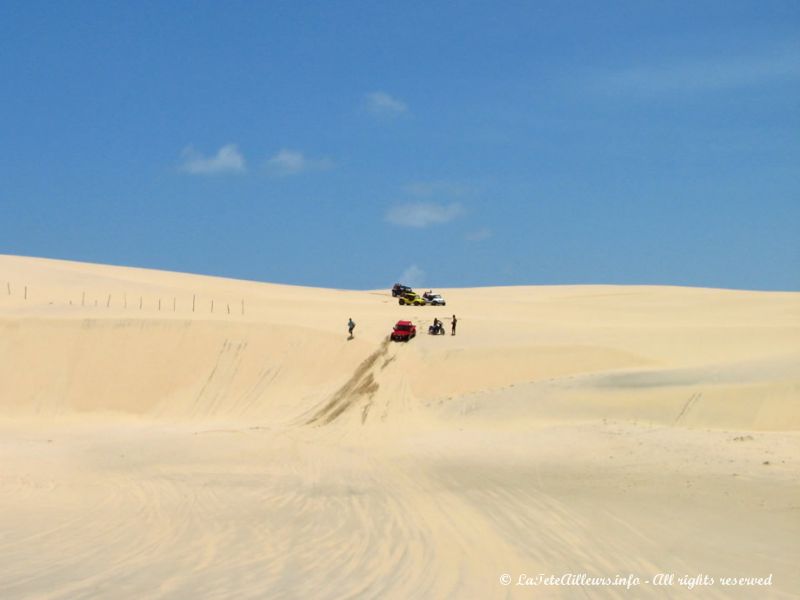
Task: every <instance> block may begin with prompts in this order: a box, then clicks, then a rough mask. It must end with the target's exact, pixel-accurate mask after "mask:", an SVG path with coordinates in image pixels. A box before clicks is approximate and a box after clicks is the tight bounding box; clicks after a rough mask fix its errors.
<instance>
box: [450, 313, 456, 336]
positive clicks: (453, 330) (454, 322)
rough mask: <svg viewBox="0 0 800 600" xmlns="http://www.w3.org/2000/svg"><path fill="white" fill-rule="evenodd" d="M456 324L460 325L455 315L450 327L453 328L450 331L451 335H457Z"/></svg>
mask: <svg viewBox="0 0 800 600" xmlns="http://www.w3.org/2000/svg"><path fill="white" fill-rule="evenodd" d="M456 323H458V319H456V316H455V315H453V320H452V321H451V322H450V325H451V326H452V329H451V331H450V335H455V334H456Z"/></svg>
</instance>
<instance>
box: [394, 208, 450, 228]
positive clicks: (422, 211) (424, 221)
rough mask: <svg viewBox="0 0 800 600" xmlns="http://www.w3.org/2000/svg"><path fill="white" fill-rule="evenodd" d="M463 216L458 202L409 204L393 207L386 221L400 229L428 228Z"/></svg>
mask: <svg viewBox="0 0 800 600" xmlns="http://www.w3.org/2000/svg"><path fill="white" fill-rule="evenodd" d="M462 214H464V207H463V206H461V204H459V203H458V202H453V203H451V204H436V203H434V202H411V203H408V204H398V205H397V206H393V207H392V208H390V209H389V211H388V212H387V213H386V220H387V221H388V222H389V223H392V224H394V225H400V226H401V227H417V228H423V227H429V226H430V225H440V224H442V223H449V222H450V221H452V220H453V219H457V218H458V217H460V216H461V215H462Z"/></svg>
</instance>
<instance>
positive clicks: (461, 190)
mask: <svg viewBox="0 0 800 600" xmlns="http://www.w3.org/2000/svg"><path fill="white" fill-rule="evenodd" d="M403 189H404V190H405V191H406V192H407V193H409V194H411V195H412V196H416V197H417V198H430V197H431V196H447V197H450V198H460V197H462V196H466V195H467V194H469V193H471V192H472V191H473V188H471V187H470V186H468V185H465V184H463V183H457V182H453V181H414V182H412V183H409V184H406V185H405V186H403Z"/></svg>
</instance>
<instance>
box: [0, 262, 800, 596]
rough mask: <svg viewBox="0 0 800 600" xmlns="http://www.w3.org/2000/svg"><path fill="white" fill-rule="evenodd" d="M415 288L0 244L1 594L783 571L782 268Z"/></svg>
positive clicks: (794, 392)
mask: <svg viewBox="0 0 800 600" xmlns="http://www.w3.org/2000/svg"><path fill="white" fill-rule="evenodd" d="M26 287H27V294H26V291H25V288H26ZM9 289H10V294H9ZM437 291H440V292H442V294H443V295H444V296H445V298H446V299H447V301H448V305H447V306H446V307H444V308H433V307H400V306H398V305H397V302H396V301H395V300H394V299H393V298H391V296H390V295H389V293H388V291H383V290H380V291H374V292H352V291H339V290H326V289H313V288H301V287H292V286H279V285H267V284H258V283H251V282H242V281H232V280H224V279H218V278H210V277H201V276H195V275H184V274H176V273H166V272H157V271H147V270H141V269H126V268H119V267H105V266H99V265H86V264H79V263H69V262H63V261H51V260H43V259H29V258H20V257H9V256H0V331H1V332H2V333H1V334H0V358H2V360H0V465H1V466H0V598H3V599H5V598H70V599H71V598H97V597H103V598H106V597H114V598H158V597H165V598H198V597H202V598H451V597H452V598H455V597H458V598H506V597H510V598H533V597H536V598H540V597H545V598H547V597H556V598H562V597H563V598H573V597H576V598H583V597H592V598H594V597H599V598H617V597H619V598H623V597H629V598H643V597H644V598H647V597H653V598H667V597H684V596H685V597H690V596H692V597H703V598H728V597H742V598H753V597H775V598H793V597H796V596H797V594H798V591H800V569H797V565H798V564H800V468H799V467H800V433H798V431H799V430H800V369H799V368H798V367H799V366H800V294H798V293H764V292H739V291H725V290H711V289H685V288H670V287H623V286H562V287H509V288H482V289H452V290H437ZM26 295H27V297H26ZM212 301H213V312H212V306H211V304H212ZM159 302H160V310H159ZM140 303H141V304H140ZM193 304H194V310H192V306H193ZM140 305H141V308H140ZM453 313H456V314H457V315H458V318H459V325H458V335H457V336H455V337H453V336H450V335H445V336H436V337H434V336H428V335H425V333H424V332H425V330H426V329H427V326H428V324H430V323H431V322H432V320H433V317H434V316H436V317H439V318H440V319H443V320H445V322H446V323H448V331H449V317H450V315H452V314H453ZM348 317H352V318H353V319H354V320H355V321H356V322H357V324H358V325H357V328H356V332H355V333H356V336H355V339H354V340H352V341H348V340H347V334H346V324H347V319H348ZM399 318H411V319H412V320H413V321H414V322H415V323H416V324H417V325H418V328H419V333H420V334H419V335H418V336H417V338H416V339H414V340H412V341H411V342H410V343H408V344H398V343H393V344H390V343H388V341H387V338H388V334H389V331H390V329H391V325H392V324H393V323H394V322H395V321H396V320H397V319H399ZM540 573H543V574H545V575H550V574H553V575H559V576H560V575H562V574H564V573H575V574H580V573H586V574H588V575H589V576H600V577H612V578H613V577H614V576H616V575H622V576H627V575H628V574H633V575H637V576H639V577H640V578H641V579H642V580H643V582H642V583H641V585H639V586H638V587H635V588H633V589H631V590H629V591H626V590H625V589H624V588H620V587H602V586H599V587H574V586H573V587H570V586H547V587H543V586H537V587H528V586H521V585H515V584H516V583H517V582H518V580H519V576H520V575H523V574H526V575H531V576H534V577H535V576H537V575H538V574H540ZM658 573H674V574H675V576H676V579H675V583H674V584H673V585H672V586H666V587H656V586H654V585H653V584H652V583H651V584H645V583H644V581H645V580H650V579H652V578H653V577H654V575H656V574H658ZM503 574H509V575H511V577H512V583H511V585H509V586H504V585H502V584H501V582H500V577H501V575H503ZM700 574H707V575H709V576H711V577H714V578H715V579H716V580H717V581H716V582H715V584H714V585H712V586H708V587H704V588H702V589H698V588H695V589H694V590H692V591H691V592H690V591H689V590H688V589H687V588H686V587H685V586H681V585H680V584H679V583H678V578H679V577H681V576H684V575H689V576H692V577H695V576H697V575H700ZM770 574H772V585H771V586H768V587H752V586H751V587H736V588H731V587H725V586H722V585H721V584H720V583H719V578H720V577H722V576H726V577H766V576H768V575H770Z"/></svg>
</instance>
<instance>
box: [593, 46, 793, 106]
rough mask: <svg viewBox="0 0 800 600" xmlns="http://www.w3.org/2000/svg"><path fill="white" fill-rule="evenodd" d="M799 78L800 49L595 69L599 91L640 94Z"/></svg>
mask: <svg viewBox="0 0 800 600" xmlns="http://www.w3.org/2000/svg"><path fill="white" fill-rule="evenodd" d="M798 78H800V52H797V51H793V52H785V51H784V52H780V53H776V54H772V55H761V56H750V57H739V58H732V57H722V58H707V59H698V60H693V61H684V62H675V63H669V64H661V65H644V66H635V67H631V68H626V69H619V70H616V71H607V72H601V73H595V74H594V75H593V76H591V77H590V86H591V87H592V88H593V89H595V90H597V91H607V92H623V93H632V94H637V95H658V94H664V93H686V92H703V91H718V90H726V89H735V88H742V87H751V86H757V85H763V84H767V83H772V82H775V81H785V80H792V79H798Z"/></svg>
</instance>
